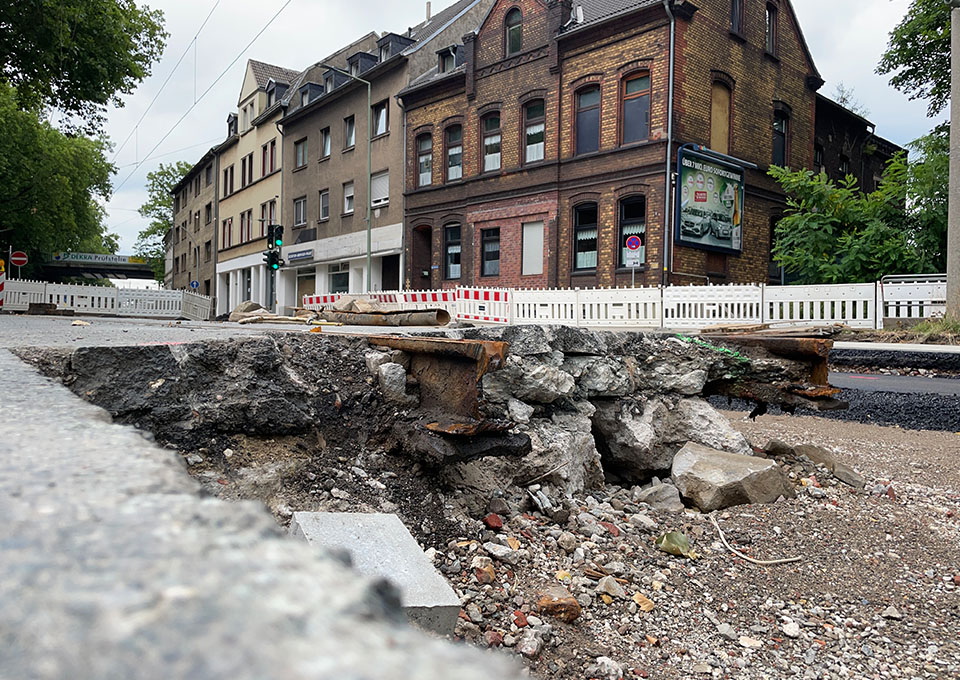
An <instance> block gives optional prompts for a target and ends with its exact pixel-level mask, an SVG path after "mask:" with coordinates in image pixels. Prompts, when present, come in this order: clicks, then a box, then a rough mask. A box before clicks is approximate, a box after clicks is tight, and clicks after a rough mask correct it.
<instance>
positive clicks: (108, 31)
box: [0, 0, 167, 132]
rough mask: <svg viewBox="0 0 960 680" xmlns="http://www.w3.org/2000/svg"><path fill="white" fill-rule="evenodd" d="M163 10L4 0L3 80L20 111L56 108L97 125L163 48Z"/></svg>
mask: <svg viewBox="0 0 960 680" xmlns="http://www.w3.org/2000/svg"><path fill="white" fill-rule="evenodd" d="M162 21H163V14H162V13H161V12H159V11H157V10H151V9H150V8H148V7H143V8H142V9H141V8H140V7H137V5H136V4H135V3H134V2H132V0H20V1H14V0H7V2H4V3H2V5H0V83H7V84H9V85H12V86H13V87H14V88H15V91H16V97H17V102H18V105H19V106H20V108H21V109H23V110H32V111H37V110H40V109H42V108H48V107H49V108H53V109H56V110H58V111H60V112H61V113H63V114H64V115H66V116H68V117H79V118H80V119H82V120H83V122H84V124H85V130H86V131H87V132H94V131H96V130H99V129H100V127H101V126H102V124H103V120H104V114H103V112H104V109H105V107H106V106H107V105H108V104H113V105H115V106H118V107H119V106H123V101H122V100H121V99H120V97H119V95H120V94H129V93H130V92H132V91H133V89H134V87H136V85H137V84H138V83H139V82H140V81H142V80H143V79H144V78H146V77H147V76H148V75H150V67H151V64H152V63H153V62H154V61H156V60H157V59H158V58H159V57H160V55H161V54H162V53H163V47H164V42H165V40H166V37H167V34H166V32H165V31H164V30H163V24H162Z"/></svg>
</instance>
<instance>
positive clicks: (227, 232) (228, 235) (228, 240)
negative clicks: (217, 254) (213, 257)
mask: <svg viewBox="0 0 960 680" xmlns="http://www.w3.org/2000/svg"><path fill="white" fill-rule="evenodd" d="M232 243H233V218H232V217H228V218H227V219H225V220H224V221H223V228H222V229H221V230H220V248H221V249H223V248H229V247H230V245H231V244H232Z"/></svg>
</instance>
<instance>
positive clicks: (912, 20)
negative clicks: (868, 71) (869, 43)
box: [877, 0, 950, 116]
mask: <svg viewBox="0 0 960 680" xmlns="http://www.w3.org/2000/svg"><path fill="white" fill-rule="evenodd" d="M877 73H879V74H880V75H888V74H891V73H892V74H893V77H891V78H890V84H891V85H893V87H895V88H897V89H898V90H900V91H901V92H903V93H904V94H906V95H908V96H909V97H910V99H927V100H929V104H928V106H927V115H928V116H935V115H937V114H938V113H940V112H941V111H943V110H944V109H945V108H946V106H947V103H948V102H949V101H950V6H949V5H948V4H947V3H946V2H945V1H944V0H913V2H912V3H911V5H910V8H909V9H908V10H907V14H906V16H905V17H904V18H903V20H902V21H901V22H900V23H899V24H897V26H896V28H894V29H893V32H892V33H890V41H889V42H888V43H887V51H886V52H884V53H883V57H882V58H881V59H880V65H879V66H877Z"/></svg>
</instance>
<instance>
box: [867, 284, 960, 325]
mask: <svg viewBox="0 0 960 680" xmlns="http://www.w3.org/2000/svg"><path fill="white" fill-rule="evenodd" d="M880 299H881V300H882V304H883V316H884V318H886V319H931V318H936V317H942V316H944V315H945V314H946V313H947V283H946V281H938V282H923V283H919V282H918V283H899V282H898V283H881V284H880Z"/></svg>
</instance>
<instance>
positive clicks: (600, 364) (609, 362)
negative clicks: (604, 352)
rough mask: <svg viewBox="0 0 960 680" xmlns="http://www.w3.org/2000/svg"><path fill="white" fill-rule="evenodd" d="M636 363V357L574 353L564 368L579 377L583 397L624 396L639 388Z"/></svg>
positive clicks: (566, 361) (579, 388)
mask: <svg viewBox="0 0 960 680" xmlns="http://www.w3.org/2000/svg"><path fill="white" fill-rule="evenodd" d="M636 364H637V362H636V360H635V359H634V358H633V357H595V356H571V357H567V358H566V360H565V361H564V362H563V370H565V371H566V372H567V373H569V374H570V375H572V376H573V377H574V378H575V379H576V381H577V387H578V390H579V394H582V395H583V396H584V397H622V396H625V395H627V394H633V391H634V389H635V388H636V385H635V383H634V375H635V374H636V372H637V366H636Z"/></svg>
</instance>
